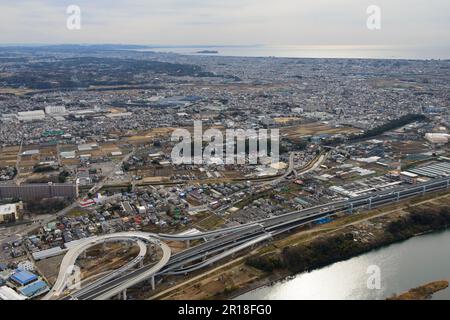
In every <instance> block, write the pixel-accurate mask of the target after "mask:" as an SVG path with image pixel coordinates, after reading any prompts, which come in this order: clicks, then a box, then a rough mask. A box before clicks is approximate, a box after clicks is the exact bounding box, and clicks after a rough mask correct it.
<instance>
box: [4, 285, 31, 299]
mask: <svg viewBox="0 0 450 320" xmlns="http://www.w3.org/2000/svg"><path fill="white" fill-rule="evenodd" d="M26 299H27V297H25V296H24V295H22V294H19V293H17V292H16V291H14V290H13V289H11V288H10V287H7V286H3V287H0V300H26Z"/></svg>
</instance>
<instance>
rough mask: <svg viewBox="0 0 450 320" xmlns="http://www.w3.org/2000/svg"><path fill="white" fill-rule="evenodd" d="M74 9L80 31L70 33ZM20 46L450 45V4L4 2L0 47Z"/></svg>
mask: <svg viewBox="0 0 450 320" xmlns="http://www.w3.org/2000/svg"><path fill="white" fill-rule="evenodd" d="M69 5H77V6H79V7H80V9H81V29H80V30H69V29H67V27H66V21H67V19H68V17H69V15H68V14H67V13H66V9H67V7H68V6H69ZM370 5H378V6H379V7H380V9H381V29H380V30H369V29H368V28H367V26H366V21H367V18H368V14H367V13H366V10H367V7H368V6H370ZM14 43H17V44H25V43H33V44H44V43H48V44H62V43H86V44H88V43H114V44H119V43H123V44H125V43H126V44H145V45H152V44H153V45H244V44H245V45H253V44H261V45H389V46H391V45H415V46H450V1H449V0H426V1H424V0H69V1H66V0H0V44H14Z"/></svg>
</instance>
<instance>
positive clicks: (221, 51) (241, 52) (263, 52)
mask: <svg viewBox="0 0 450 320" xmlns="http://www.w3.org/2000/svg"><path fill="white" fill-rule="evenodd" d="M203 50H210V51H211V50H213V51H218V53H217V54H210V53H207V54H206V55H219V56H234V57H283V58H355V59H358V58H361V59H414V60H427V59H450V45H449V46H441V47H414V46H373V45H369V46H347V45H342V46H329V45H326V46H263V45H255V46H191V47H189V46H172V47H158V46H155V47H152V48H149V49H145V50H144V51H157V52H174V53H180V54H192V55H205V54H202V53H198V52H199V51H203Z"/></svg>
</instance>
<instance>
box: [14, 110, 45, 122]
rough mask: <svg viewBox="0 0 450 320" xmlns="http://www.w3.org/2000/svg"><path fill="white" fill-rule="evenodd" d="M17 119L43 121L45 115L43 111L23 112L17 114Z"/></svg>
mask: <svg viewBox="0 0 450 320" xmlns="http://www.w3.org/2000/svg"><path fill="white" fill-rule="evenodd" d="M17 118H18V119H19V120H20V121H36V120H43V119H45V113H44V111H43V110H34V111H24V112H18V113H17Z"/></svg>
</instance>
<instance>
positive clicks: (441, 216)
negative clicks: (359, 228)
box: [246, 206, 450, 273]
mask: <svg viewBox="0 0 450 320" xmlns="http://www.w3.org/2000/svg"><path fill="white" fill-rule="evenodd" d="M449 226H450V206H446V207H441V208H438V209H427V210H424V209H418V208H411V209H410V214H409V215H407V216H405V217H402V218H399V219H397V220H395V221H393V222H390V223H389V224H388V225H387V227H386V230H385V231H384V232H383V234H382V235H381V236H378V237H377V238H375V239H374V240H372V241H371V242H365V243H363V242H360V241H355V238H354V236H353V234H352V233H344V234H339V235H335V236H331V237H327V238H321V239H317V240H314V241H312V242H310V243H308V244H302V245H297V246H290V247H286V248H284V249H283V250H282V252H280V253H272V254H267V255H263V256H260V257H249V258H247V260H246V264H247V265H249V266H252V267H255V268H257V269H259V270H262V271H266V272H272V271H273V270H275V269H287V270H289V271H290V272H292V273H300V272H305V271H311V270H314V269H317V268H322V267H324V266H327V265H329V264H332V263H334V262H338V261H342V260H346V259H349V258H352V257H354V256H357V255H360V254H362V253H365V252H368V251H370V250H373V249H377V248H380V247H383V246H386V245H389V244H392V243H394V242H398V241H403V240H406V239H409V238H411V237H413V236H415V235H418V234H422V233H426V232H431V231H438V230H444V229H446V228H448V227H449Z"/></svg>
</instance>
